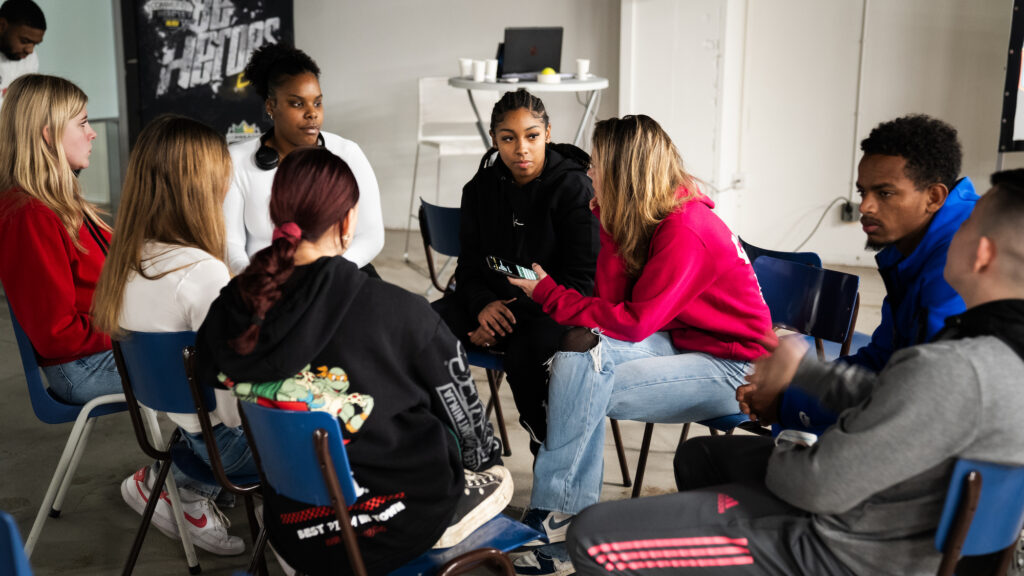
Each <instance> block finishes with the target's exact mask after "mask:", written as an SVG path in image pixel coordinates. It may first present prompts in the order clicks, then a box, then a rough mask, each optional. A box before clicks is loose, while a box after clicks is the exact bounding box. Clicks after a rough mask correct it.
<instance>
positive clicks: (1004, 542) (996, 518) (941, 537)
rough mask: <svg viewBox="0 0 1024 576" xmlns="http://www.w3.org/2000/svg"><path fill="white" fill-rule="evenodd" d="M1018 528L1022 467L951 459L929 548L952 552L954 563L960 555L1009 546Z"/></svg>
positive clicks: (1023, 498)
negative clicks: (944, 500) (940, 512)
mask: <svg viewBox="0 0 1024 576" xmlns="http://www.w3.org/2000/svg"><path fill="white" fill-rule="evenodd" d="M972 508H973V510H971V509H972ZM1021 528H1024V467H1015V466H1003V465H1000V464H992V463H989V462H979V461H977V460H967V459H961V460H957V462H956V465H955V466H954V467H953V477H952V478H951V479H950V481H949V490H948V491H947V492H946V503H945V505H944V506H943V508H942V517H941V519H940V520H939V527H938V530H936V532H935V548H936V549H937V550H939V551H940V552H942V553H943V555H944V556H946V555H950V554H955V557H953V558H952V559H951V561H952V562H954V563H955V561H956V560H957V559H958V558H959V557H960V556H980V555H984V554H992V553H993V552H998V551H1000V550H1003V549H1005V548H1007V547H1009V546H1011V545H1013V544H1014V543H1015V542H1017V539H1018V538H1019V537H1020V533H1021ZM957 548H959V549H957ZM945 562H946V559H945V558H944V560H943V563H945Z"/></svg>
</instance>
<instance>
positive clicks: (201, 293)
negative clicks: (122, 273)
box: [118, 242, 242, 434]
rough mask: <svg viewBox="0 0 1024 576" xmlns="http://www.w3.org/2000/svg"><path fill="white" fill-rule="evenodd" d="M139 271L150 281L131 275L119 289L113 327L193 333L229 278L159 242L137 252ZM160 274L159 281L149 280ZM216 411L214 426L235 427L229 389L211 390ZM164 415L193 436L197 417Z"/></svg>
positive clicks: (214, 263) (214, 265)
mask: <svg viewBox="0 0 1024 576" xmlns="http://www.w3.org/2000/svg"><path fill="white" fill-rule="evenodd" d="M142 269H143V271H144V272H145V273H146V275H147V276H150V278H146V277H144V276H142V275H140V274H132V275H131V276H130V277H129V278H128V283H127V284H125V287H124V300H123V301H122V303H121V318H120V320H119V321H118V324H119V325H120V326H121V328H122V329H124V330H131V331H133V332H184V331H186V330H191V331H197V330H199V326H200V325H201V324H202V323H203V320H204V319H205V318H206V313H207V312H208V311H209V310H210V304H211V303H212V302H213V301H214V300H216V299H217V296H218V295H220V289H221V288H223V287H224V286H225V285H226V284H227V283H228V281H229V280H231V275H230V274H229V273H228V269H227V266H225V265H224V263H223V262H221V261H220V260H217V259H216V258H214V257H213V256H211V255H210V254H208V253H206V252H204V251H202V250H200V249H198V248H190V247H187V246H178V245H174V244H164V243H161V242H147V243H146V245H145V246H143V248H142ZM160 274H164V275H163V276H160V277H159V278H154V277H155V276H159V275H160ZM215 393H216V396H217V409H216V410H214V411H213V412H212V413H211V414H210V421H211V423H212V424H213V425H214V426H216V425H217V423H219V422H223V423H224V425H225V426H233V427H237V426H241V424H242V419H241V417H239V415H238V405H237V403H236V401H235V398H234V396H233V394H232V393H231V391H229V390H216V391H215ZM167 417H168V418H170V420H171V422H174V423H175V424H177V425H178V426H181V427H182V428H183V429H184V430H185V431H186V432H189V433H190V434H198V433H199V432H200V431H201V428H200V427H199V417H198V416H196V415H195V414H194V413H193V414H172V413H168V414H167Z"/></svg>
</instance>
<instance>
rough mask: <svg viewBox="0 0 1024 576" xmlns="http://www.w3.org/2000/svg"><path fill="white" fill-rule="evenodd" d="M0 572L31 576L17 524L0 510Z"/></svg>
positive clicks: (10, 574) (15, 575)
mask: <svg viewBox="0 0 1024 576" xmlns="http://www.w3.org/2000/svg"><path fill="white" fill-rule="evenodd" d="M0 574H7V575H9V576H32V569H31V568H30V567H29V565H28V558H27V557H26V556H25V550H24V549H23V545H22V543H21V535H20V534H19V533H18V525H17V524H16V523H15V522H14V518H11V515H10V514H8V513H6V512H0Z"/></svg>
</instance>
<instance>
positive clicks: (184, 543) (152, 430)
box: [141, 406, 201, 574]
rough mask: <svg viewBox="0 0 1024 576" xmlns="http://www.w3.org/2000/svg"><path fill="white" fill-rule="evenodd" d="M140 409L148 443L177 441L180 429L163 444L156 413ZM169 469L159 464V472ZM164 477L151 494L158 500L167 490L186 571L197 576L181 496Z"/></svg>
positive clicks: (169, 477)
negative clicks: (162, 490)
mask: <svg viewBox="0 0 1024 576" xmlns="http://www.w3.org/2000/svg"><path fill="white" fill-rule="evenodd" d="M141 408H142V412H143V414H145V416H146V431H147V432H148V433H149V437H150V441H151V442H152V443H153V445H154V446H167V447H170V446H171V444H172V443H173V442H175V441H177V439H178V436H179V435H180V434H181V432H180V428H179V429H175V431H174V433H173V434H171V440H170V441H169V442H166V443H165V442H164V439H163V434H161V432H160V426H159V424H158V422H157V418H156V412H154V411H153V410H150V409H149V408H146V407H145V406H141ZM170 469H171V463H170V462H163V463H161V465H160V471H161V472H164V471H165V470H167V471H169V470H170ZM164 476H165V477H166V480H165V481H164V482H163V483H160V484H154V485H153V493H155V494H156V495H157V499H158V500H159V496H160V490H161V489H166V490H167V499H168V500H170V501H171V513H173V514H174V523H175V525H176V526H177V527H178V536H179V537H180V538H181V547H182V548H183V549H184V550H185V561H186V562H187V563H188V571H189V573H190V574H198V573H199V571H200V570H201V568H200V567H199V558H198V557H197V556H196V548H195V546H194V545H193V544H192V534H191V533H190V532H189V531H188V525H187V524H186V523H185V508H184V507H183V506H182V505H181V494H180V493H179V492H178V485H177V484H176V483H175V482H174V475H173V474H164ZM149 499H150V500H153V494H150V495H149Z"/></svg>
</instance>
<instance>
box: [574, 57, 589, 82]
mask: <svg viewBox="0 0 1024 576" xmlns="http://www.w3.org/2000/svg"><path fill="white" fill-rule="evenodd" d="M589 76H590V59H588V58H577V59H576V77H577V78H579V79H581V80H582V79H583V78H587V77H589Z"/></svg>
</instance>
